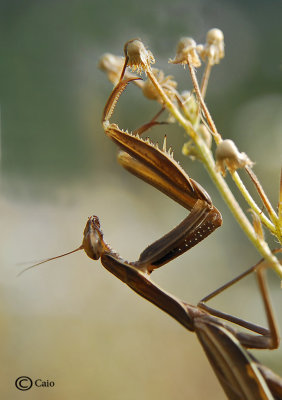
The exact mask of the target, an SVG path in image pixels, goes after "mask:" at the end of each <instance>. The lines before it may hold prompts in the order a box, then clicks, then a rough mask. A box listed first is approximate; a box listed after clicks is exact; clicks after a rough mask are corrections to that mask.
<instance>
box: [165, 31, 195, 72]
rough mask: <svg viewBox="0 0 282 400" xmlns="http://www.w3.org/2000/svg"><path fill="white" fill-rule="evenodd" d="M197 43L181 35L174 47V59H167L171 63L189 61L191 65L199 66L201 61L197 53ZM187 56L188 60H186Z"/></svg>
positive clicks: (185, 62)
mask: <svg viewBox="0 0 282 400" xmlns="http://www.w3.org/2000/svg"><path fill="white" fill-rule="evenodd" d="M196 48H197V45H196V42H195V40H193V39H192V38H190V37H183V38H182V39H180V41H179V42H178V45H177V49H176V56H175V58H174V60H169V62H170V63H172V64H182V65H185V64H188V62H189V61H190V62H191V64H192V66H193V67H196V68H197V67H200V66H201V61H200V59H199V56H198V53H197V50H196ZM188 57H189V60H188Z"/></svg>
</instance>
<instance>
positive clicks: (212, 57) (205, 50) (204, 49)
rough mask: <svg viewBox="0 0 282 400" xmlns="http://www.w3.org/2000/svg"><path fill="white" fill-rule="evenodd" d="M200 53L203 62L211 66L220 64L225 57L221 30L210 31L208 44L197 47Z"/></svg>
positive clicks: (207, 39) (207, 38)
mask: <svg viewBox="0 0 282 400" xmlns="http://www.w3.org/2000/svg"><path fill="white" fill-rule="evenodd" d="M197 50H198V53H199V55H200V57H201V59H202V60H203V61H208V62H209V63H210V64H211V65H214V64H219V62H220V60H221V59H222V58H223V57H224V36H223V32H222V31H221V30H220V29H217V28H214V29H211V30H209V31H208V33H207V37H206V43H205V44H204V45H198V46H197Z"/></svg>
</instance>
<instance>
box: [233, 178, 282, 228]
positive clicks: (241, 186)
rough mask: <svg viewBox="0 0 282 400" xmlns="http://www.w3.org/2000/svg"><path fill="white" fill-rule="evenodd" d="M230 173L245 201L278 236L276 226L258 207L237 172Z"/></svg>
mask: <svg viewBox="0 0 282 400" xmlns="http://www.w3.org/2000/svg"><path fill="white" fill-rule="evenodd" d="M229 172H230V175H231V176H232V179H233V181H234V182H235V183H236V185H237V187H238V188H239V190H240V192H241V193H242V195H243V197H244V199H245V200H246V202H247V203H248V204H249V206H250V207H251V209H252V210H254V212H255V213H256V214H257V215H258V216H259V218H260V220H261V222H262V223H263V224H264V225H265V226H266V227H267V228H268V229H269V230H270V231H271V232H272V233H273V234H274V235H276V227H275V225H274V224H273V223H272V222H271V221H270V220H269V219H268V218H267V217H266V215H265V214H264V213H263V212H262V210H261V209H260V208H259V207H258V205H257V204H256V203H255V201H254V200H253V198H252V196H251V195H250V193H249V192H248V190H247V189H246V187H245V185H244V183H243V182H242V180H241V178H240V176H239V174H238V173H237V172H236V171H235V172H231V171H229Z"/></svg>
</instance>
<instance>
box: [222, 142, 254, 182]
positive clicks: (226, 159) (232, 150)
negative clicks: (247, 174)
mask: <svg viewBox="0 0 282 400" xmlns="http://www.w3.org/2000/svg"><path fill="white" fill-rule="evenodd" d="M215 158H216V168H217V170H219V171H220V172H221V173H222V175H223V176H225V175H226V172H225V167H227V168H228V169H229V170H230V172H235V171H236V169H238V168H244V167H245V166H247V165H250V166H252V165H253V162H252V161H251V160H250V159H249V157H248V156H247V154H245V153H240V152H239V150H238V149H237V147H236V145H235V143H234V142H233V140H230V139H226V140H223V141H222V142H220V143H219V145H218V146H217V149H216V152H215Z"/></svg>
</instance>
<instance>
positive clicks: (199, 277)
mask: <svg viewBox="0 0 282 400" xmlns="http://www.w3.org/2000/svg"><path fill="white" fill-rule="evenodd" d="M281 18H282V3H281V1H278V0H263V1H250V0H249V1H238V0H236V1H235V0H234V1H217V0H216V1H213V2H210V1H206V0H200V1H191V0H186V1H179V0H176V1H174V2H168V1H167V0H165V1H164V0H163V1H161V0H157V1H148V0H143V1H142V2H131V1H113V0H109V1H107V2H98V1H90V0H84V1H74V0H56V1H54V0H53V1H51V0H49V1H46V0H45V1H43V0H29V1H27V0H26V1H23V0H6V1H3V0H2V1H0V31H1V34H0V43H1V62H0V76H1V86H0V107H1V167H0V173H1V175H0V185H1V194H0V215H1V244H2V251H1V278H0V279H1V292H0V293H1V306H0V307H1V308H0V317H1V320H2V321H1V327H2V328H1V345H0V356H1V386H0V391H1V395H2V398H5V399H8V400H10V399H11V400H13V399H18V398H23V397H25V398H28V399H32V400H33V399H38V398H39V397H40V398H41V399H48V400H49V399H50V400H51V399H52V400H56V399H62V398H68V399H70V400H71V399H77V398H78V397H79V398H82V399H85V400H88V399H99V400H100V399H103V400H108V399H116V400H119V399H122V400H126V399H134V400H139V399H144V398H146V399H163V400H170V399H172V398H173V399H175V400H180V399H181V400H182V399H202V398H209V399H224V398H225V397H224V395H223V392H222V390H221V389H220V387H219V385H218V383H217V381H216V379H215V377H214V375H213V372H212V371H211V369H210V367H209V365H208V361H207V360H206V358H205V356H204V354H203V351H202V349H201V347H200V345H199V344H198V342H197V340H196V338H195V337H194V335H192V334H190V333H189V332H187V331H185V330H184V329H183V328H182V327H181V326H180V325H178V324H177V323H176V322H175V321H174V320H172V319H171V318H170V317H168V316H167V315H165V314H164V313H162V312H161V311H159V310H158V309H156V308H154V307H153V306H152V305H151V304H149V303H147V302H146V301H145V300H143V299H142V298H139V297H138V296H137V295H135V294H134V293H133V292H131V291H130V290H129V289H128V288H127V287H126V286H125V285H123V284H122V283H121V282H120V281H118V280H117V279H116V278H115V277H113V276H111V275H110V274H109V273H108V272H107V271H106V270H104V269H103V268H101V265H100V263H99V262H96V263H94V262H93V261H91V260H90V259H88V258H87V257H86V256H85V255H84V254H82V253H76V254H74V255H72V256H69V257H67V258H65V259H61V260H57V261H56V262H52V263H50V264H47V265H44V266H41V267H38V269H37V270H36V269H34V270H31V271H29V272H26V273H25V274H24V275H22V276H20V277H17V273H18V272H19V271H21V270H22V269H23V268H24V267H25V266H27V265H30V264H31V263H33V262H36V261H39V260H41V259H43V258H45V257H50V256H53V255H57V254H60V253H63V252H65V251H68V250H71V249H73V248H75V247H77V246H78V245H80V242H81V239H82V232H83V229H84V225H85V222H86V220H87V217H88V216H89V215H92V214H96V215H99V217H100V220H101V223H102V227H103V230H104V232H105V238H106V240H107V241H109V242H110V243H111V245H112V246H113V247H114V248H116V249H118V250H119V252H120V253H121V254H122V255H123V256H124V257H125V258H127V259H131V260H135V259H137V257H138V254H139V253H140V252H141V250H142V249H143V248H144V247H145V246H146V245H148V244H149V243H151V242H152V241H153V240H155V239H157V238H158V237H160V236H161V235H163V234H164V233H165V232H167V231H168V230H169V229H171V228H172V227H173V226H175V225H176V224H177V223H178V222H180V221H181V219H183V218H184V217H185V215H186V211H185V210H184V209H182V208H181V207H179V206H178V205H176V204H174V203H173V202H172V201H171V200H169V199H166V198H165V196H163V195H162V194H161V193H159V192H157V191H156V190H155V189H154V188H151V187H148V186H147V185H146V184H145V183H143V182H141V181H139V180H137V179H136V178H134V177H132V176H130V175H129V174H128V173H127V172H126V171H123V170H122V169H121V168H120V167H119V166H118V165H117V163H116V148H115V146H114V145H113V144H112V143H111V142H110V141H109V139H108V138H107V137H106V136H105V135H104V133H103V130H102V127H101V124H100V120H101V115H102V110H103V107H104V104H105V102H106V100H107V97H108V95H109V94H110V92H111V89H112V85H111V83H109V82H108V80H107V78H106V76H105V75H104V74H103V73H102V72H101V71H99V70H98V69H97V64H98V60H99V58H100V56H101V55H102V54H103V53H105V52H111V53H114V54H118V55H121V54H122V49H123V45H124V43H125V42H126V41H127V40H129V39H131V38H134V37H140V38H142V39H143V41H144V42H145V43H146V45H147V46H148V47H149V48H150V49H151V50H152V52H153V54H154V55H155V58H156V60H157V62H156V66H158V67H160V68H163V69H164V70H165V71H166V73H169V74H173V75H174V76H175V78H176V80H177V81H178V82H179V88H180V89H181V88H182V89H190V88H191V83H190V80H189V76H188V72H187V71H184V70H183V69H182V68H180V67H178V66H172V65H169V64H167V60H168V59H169V58H172V57H173V56H174V53H175V47H176V44H177V41H178V39H179V38H180V37H182V36H184V35H185V36H193V37H194V38H195V40H196V41H197V42H200V43H202V42H204V39H205V35H206V32H207V30H209V29H210V28H213V27H218V28H220V29H222V30H223V32H224V35H225V43H226V57H225V59H224V60H223V62H222V63H221V64H220V65H219V66H217V67H216V68H214V70H213V71H212V76H211V81H210V85H209V90H208V95H207V103H208V106H209V108H210V110H211V112H212V115H213V117H214V120H215V122H216V124H217V128H218V130H219V132H221V133H222V135H223V137H224V138H233V139H234V140H235V141H236V143H237V145H238V147H239V149H240V150H241V151H244V152H246V153H247V154H248V155H249V157H250V158H251V159H252V160H253V161H255V162H256V165H255V171H256V173H257V175H258V176H259V178H260V180H261V182H262V183H263V185H264V188H265V190H266V191H267V193H268V194H269V197H270V199H271V200H272V202H273V205H274V206H275V207H276V205H277V201H278V191H279V178H280V167H281V149H282V140H281V131H282V113H281V110H282V93H281V89H282V70H281V60H282V52H281V49H282V43H281V37H282V36H281ZM157 110H158V105H157V104H154V103H152V102H150V101H146V100H145V99H144V98H143V97H142V95H141V93H140V92H139V91H138V90H137V89H136V88H135V87H129V88H128V90H127V92H126V93H125V94H124V95H123V96H122V98H121V101H120V104H119V107H118V108H117V110H116V112H115V115H114V119H113V120H114V121H118V123H119V125H120V126H121V127H123V128H136V127H138V126H139V125H141V124H142V123H144V122H147V121H148V120H149V119H150V118H151V117H152V116H153V115H154V113H155V112H156V111H157ZM164 133H166V134H167V135H168V142H169V144H172V146H173V147H174V149H175V158H176V159H177V160H180V162H181V164H182V165H183V167H184V168H185V170H186V171H187V172H188V173H189V174H190V175H191V176H192V177H193V178H194V179H196V180H197V181H199V182H200V183H201V184H202V185H203V186H204V187H205V188H206V189H207V190H208V192H209V193H210V195H211V197H212V199H213V201H214V203H215V205H216V206H217V207H218V208H219V209H220V210H221V211H222V214H223V218H224V225H223V227H222V228H221V229H219V230H218V231H217V232H215V233H214V234H213V235H212V236H211V237H210V238H208V239H207V240H205V241H204V242H203V243H201V244H200V245H199V246H197V247H196V248H193V249H192V250H191V251H190V253H189V254H185V255H183V256H182V257H181V258H180V259H179V260H175V261H173V262H172V263H171V264H169V265H167V266H166V267H164V268H163V269H160V270H158V271H156V272H155V273H154V275H153V279H154V280H155V281H157V282H158V283H159V284H160V285H162V286H163V287H164V288H165V289H166V290H168V291H170V292H172V293H173V294H175V295H176V296H179V297H180V298H182V299H185V300H186V301H187V302H190V303H192V304H195V303H196V302H197V301H199V300H200V299H201V298H202V297H203V296H204V295H206V294H208V293H209V292H211V291H212V290H214V289H215V288H216V287H218V286H219V285H221V284H223V283H224V282H226V281H227V280H229V279H231V278H232V277H234V276H235V275H237V274H239V273H240V272H242V271H244V270H245V269H246V268H247V267H248V266H251V265H252V264H254V263H255V262H257V261H258V259H259V255H258V254H257V253H256V251H255V250H254V249H253V247H252V245H251V244H250V243H249V242H248V240H246V238H245V237H244V235H243V234H242V232H241V230H240V228H239V227H238V226H237V224H236V222H234V220H233V219H232V217H231V216H230V213H229V211H228V210H227V208H226V206H225V205H224V203H223V201H222V200H221V198H220V197H219V195H218V193H217V191H216V189H215V188H214V187H213V185H212V183H211V181H210V179H209V177H208V176H207V174H206V172H205V171H204V169H203V167H202V165H200V164H199V163H197V162H194V163H193V162H192V161H191V160H189V159H188V158H185V157H184V156H182V154H181V147H182V144H183V143H184V141H185V140H187V138H185V136H184V133H183V131H182V130H181V129H180V128H179V127H177V126H173V125H171V126H165V127H162V128H161V129H159V128H156V129H155V130H154V131H152V132H151V133H150V135H151V137H152V138H153V139H155V140H161V138H162V137H163V135H164ZM242 175H243V174H242ZM243 177H244V178H245V176H244V175H243ZM227 179H228V178H227ZM228 180H229V179H228ZM246 182H247V180H246ZM250 190H251V191H252V193H254V194H255V192H254V190H253V189H252V188H251V187H250ZM235 193H236V189H235ZM238 199H239V200H241V199H240V196H238ZM242 206H243V208H244V210H246V209H247V208H248V206H247V205H246V204H245V203H244V202H242ZM271 243H272V246H273V247H274V246H275V243H274V242H271ZM276 245H277V244H276ZM269 275H270V280H271V282H270V283H271V292H272V297H273V300H274V304H275V305H276V310H277V314H279V315H278V322H279V324H280V326H281V324H282V319H281V312H280V313H279V304H281V296H282V294H281V293H282V292H281V289H280V282H279V279H278V278H277V277H275V276H273V274H271V273H270V274H269ZM237 286H238V287H235V288H233V289H232V290H230V291H229V292H228V293H226V294H222V295H221V296H220V297H219V298H218V299H216V300H215V301H214V302H213V305H215V306H216V307H218V308H220V309H222V310H224V311H226V312H230V313H234V314H236V315H238V316H241V317H243V318H250V319H251V320H252V321H253V322H256V323H262V324H265V318H264V313H263V309H262V305H261V300H260V297H259V295H258V294H257V291H256V285H255V282H254V281H253V279H252V278H250V279H248V280H246V281H245V282H241V283H240V284H238V285H237ZM255 354H256V356H257V357H258V358H259V359H260V360H261V361H263V362H264V363H266V364H267V365H268V366H270V367H271V368H273V369H274V370H275V371H276V372H278V373H280V374H282V363H281V351H278V350H277V351H272V352H270V351H260V352H255ZM21 375H28V376H30V377H31V378H32V379H36V378H41V379H43V380H47V379H48V380H49V381H51V380H53V381H55V387H54V388H41V389H40V388H33V389H31V390H29V391H28V392H26V394H23V393H22V392H19V391H17V389H16V388H15V386H14V381H15V379H16V378H17V377H18V376H21Z"/></svg>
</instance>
